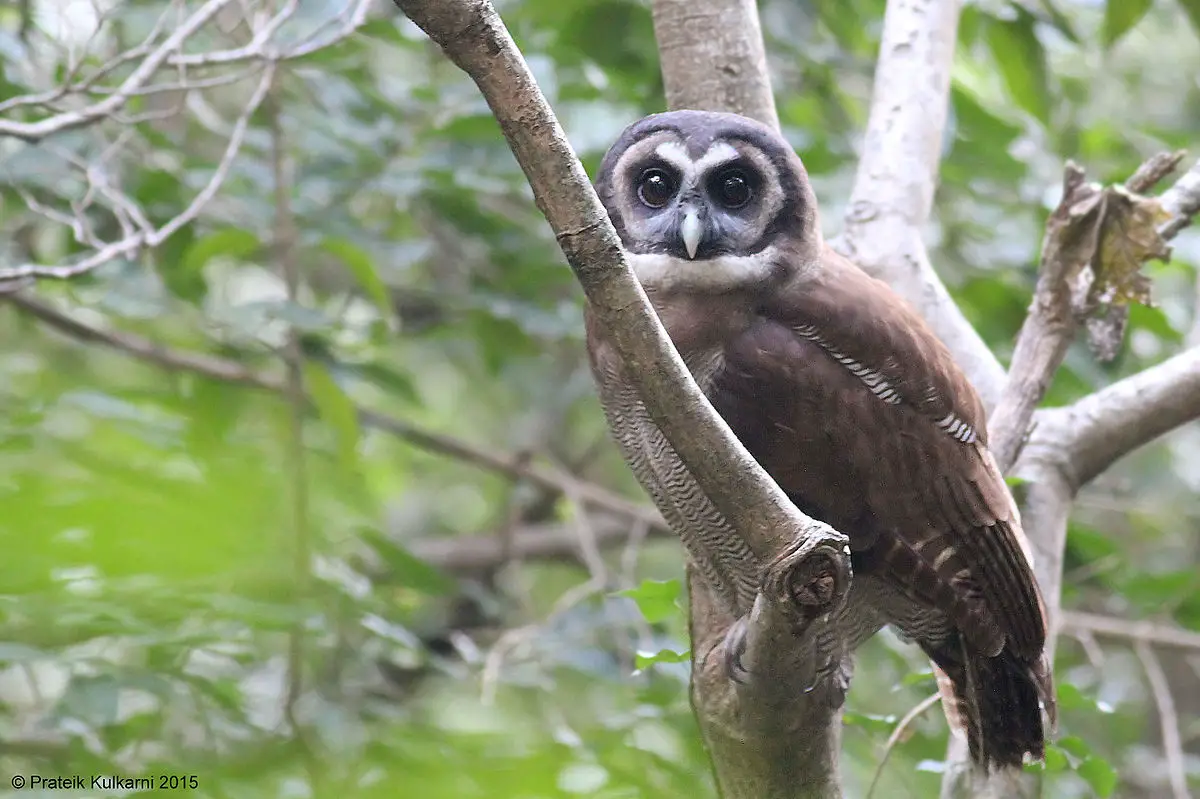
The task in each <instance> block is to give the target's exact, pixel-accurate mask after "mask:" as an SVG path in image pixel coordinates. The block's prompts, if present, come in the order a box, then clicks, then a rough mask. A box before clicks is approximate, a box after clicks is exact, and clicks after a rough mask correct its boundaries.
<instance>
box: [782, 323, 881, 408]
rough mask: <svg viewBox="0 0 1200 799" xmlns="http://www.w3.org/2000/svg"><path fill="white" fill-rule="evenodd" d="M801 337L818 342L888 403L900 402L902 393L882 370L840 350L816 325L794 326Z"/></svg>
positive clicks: (830, 355) (872, 391)
mask: <svg viewBox="0 0 1200 799" xmlns="http://www.w3.org/2000/svg"><path fill="white" fill-rule="evenodd" d="M793 329H794V330H795V331H796V333H797V334H799V335H800V336H801V337H803V338H806V339H808V340H809V341H811V342H812V343H814V344H816V345H817V346H818V347H820V348H821V349H823V350H825V352H827V353H829V357H831V358H833V359H834V360H835V361H837V362H838V363H840V364H841V365H842V366H845V367H846V368H847V369H849V370H850V374H852V375H854V376H855V377H857V378H858V379H859V380H861V381H863V384H864V385H866V387H867V388H868V389H870V391H871V393H872V394H874V395H875V396H876V397H879V399H881V400H883V401H884V402H886V403H887V404H888V405H897V404H899V402H900V394H899V393H898V392H897V391H896V389H894V388H892V384H891V383H889V382H888V381H887V378H886V377H884V376H883V373H882V372H877V371H875V370H874V369H871V368H870V367H869V366H864V365H863V364H861V363H859V362H858V361H856V360H854V359H853V358H851V357H850V356H849V355H846V354H844V353H842V352H838V351H837V350H835V349H834V348H833V347H831V346H829V343H828V342H826V341H825V340H824V339H823V338H821V334H820V333H819V332H817V328H816V326H815V325H798V326H797V327H795V328H793Z"/></svg>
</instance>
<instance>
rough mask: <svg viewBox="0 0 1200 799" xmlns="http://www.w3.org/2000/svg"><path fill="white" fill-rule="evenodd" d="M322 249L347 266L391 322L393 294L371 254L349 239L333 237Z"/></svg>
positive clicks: (323, 242) (325, 240)
mask: <svg viewBox="0 0 1200 799" xmlns="http://www.w3.org/2000/svg"><path fill="white" fill-rule="evenodd" d="M321 249H323V250H325V252H327V253H329V254H330V255H332V256H334V257H335V258H337V259H338V260H339V261H341V262H342V263H343V264H345V266H346V268H347V269H349V270H350V273H351V274H352V275H354V279H355V280H357V281H358V285H360V286H361V287H362V289H363V291H365V292H366V293H367V296H368V297H370V298H371V300H372V301H373V302H374V303H375V304H376V305H377V306H379V310H380V312H381V313H382V314H383V318H384V319H387V320H389V322H390V321H391V320H392V319H393V318H394V317H395V313H394V308H393V306H392V294H391V292H390V291H388V287H387V285H386V284H385V283H384V282H383V279H382V278H380V277H379V272H377V271H376V270H375V259H374V258H372V257H371V254H370V253H368V252H367V251H366V250H364V249H363V248H362V247H360V246H358V245H357V244H355V243H354V242H353V241H350V240H349V239H343V238H333V237H330V238H326V239H324V240H322V242H321Z"/></svg>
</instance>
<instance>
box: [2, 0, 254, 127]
mask: <svg viewBox="0 0 1200 799" xmlns="http://www.w3.org/2000/svg"><path fill="white" fill-rule="evenodd" d="M231 1H232V0H208V2H207V3H205V4H204V5H202V6H201V7H200V8H198V9H196V11H195V12H193V13H192V14H191V16H189V17H187V18H186V19H184V20H183V21H182V22H180V23H179V24H178V26H176V27H175V28H174V29H173V30H172V31H171V35H170V36H168V37H167V38H166V39H164V40H163V41H162V43H161V44H160V45H158V46H157V47H155V48H154V49H153V50H151V51H149V54H148V55H147V56H146V57H145V59H143V60H142V63H140V64H138V67H137V69H135V70H134V71H133V72H131V73H130V74H129V77H127V78H126V79H125V80H124V81H123V82H122V83H121V87H120V88H119V89H118V90H117V91H115V92H113V93H112V94H110V95H109V96H107V97H105V98H104V99H103V100H100V101H99V102H96V103H92V104H90V105H87V106H84V107H83V108H79V109H75V110H73V111H67V112H64V113H61V114H56V115H54V116H51V117H46V118H45V119H40V120H38V121H37V122H16V121H13V120H4V119H0V137H3V136H13V137H16V138H18V139H24V140H25V141H29V142H35V141H38V140H40V139H43V138H45V137H47V136H50V135H52V134H54V133H61V132H62V131H65V130H72V129H74V128H78V127H82V126H84V125H88V124H91V123H92V122H94V121H95V120H97V119H101V118H103V117H105V116H108V115H110V114H112V113H114V112H116V111H119V110H120V109H121V107H122V106H124V105H125V103H126V102H127V101H128V100H129V98H130V97H131V96H132V95H133V93H134V92H135V91H137V90H138V89H140V88H141V87H142V86H143V85H144V84H145V83H146V81H148V80H150V78H151V77H153V76H154V73H155V72H157V71H158V69H159V67H161V66H163V65H164V64H165V63H166V62H167V59H168V58H169V57H170V56H171V55H173V54H175V53H177V52H178V51H179V50H180V49H181V47H182V45H183V43H184V42H185V41H187V39H188V37H190V36H191V35H192V34H194V33H195V32H196V31H198V30H200V29H201V28H202V27H204V26H205V25H206V24H207V23H208V21H209V20H211V19H212V18H213V17H215V16H216V15H217V14H218V12H220V11H221V9H222V8H224V7H225V6H227V5H229V3H230V2H231ZM156 30H157V28H156Z"/></svg>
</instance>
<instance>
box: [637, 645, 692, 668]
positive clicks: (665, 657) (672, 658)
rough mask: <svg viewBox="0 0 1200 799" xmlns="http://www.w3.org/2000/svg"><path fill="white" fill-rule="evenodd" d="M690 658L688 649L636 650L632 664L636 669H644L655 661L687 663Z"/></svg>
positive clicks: (690, 653) (690, 654)
mask: <svg viewBox="0 0 1200 799" xmlns="http://www.w3.org/2000/svg"><path fill="white" fill-rule="evenodd" d="M691 659H692V652H691V650H690V649H685V650H684V651H682V652H676V651H674V650H671V649H660V650H658V651H657V652H638V653H637V655H635V656H634V664H635V665H636V666H637V669H638V671H645V670H646V669H648V668H650V667H651V666H653V665H654V664H655V663H687V662H688V661H689V660H691Z"/></svg>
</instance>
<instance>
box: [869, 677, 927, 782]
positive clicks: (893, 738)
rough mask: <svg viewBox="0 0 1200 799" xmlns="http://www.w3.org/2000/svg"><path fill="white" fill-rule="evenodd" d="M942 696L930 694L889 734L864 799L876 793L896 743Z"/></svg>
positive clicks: (905, 715)
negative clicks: (876, 787)
mask: <svg viewBox="0 0 1200 799" xmlns="http://www.w3.org/2000/svg"><path fill="white" fill-rule="evenodd" d="M941 698H942V695H941V694H940V693H934V694H930V695H929V696H927V697H925V698H924V699H922V700H921V701H920V702H918V703H917V704H916V706H915V707H913V708H912V709H911V710H909V711H908V712H907V713H905V714H904V718H902V719H900V723H899V724H897V725H896V728H895V729H894V730H892V734H891V735H889V736H888V739H887V744H885V745H884V747H883V755H882V756H881V757H880V758H879V765H877V766H876V767H875V776H874V777H872V778H871V787H869V788H867V794H866V796H865V797H864V799H871V797H872V796H873V795H874V793H875V786H876V785H877V784H879V778H880V777H881V776H883V767H884V766H886V765H887V762H888V758H889V757H891V756H892V750H893V749H895V748H896V744H898V743H899V742H900V738H901V736H903V735H904V732H905V730H907V729H908V726H909V725H910V724H912V723H913V722H914V721H916V720H917V718H918V717H920V715H921V714H922V713H924V712H925V711H926V710H928V709H929V708H931V707H933V706H934V705H935V704H937V702H938V700H939V699H941Z"/></svg>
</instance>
